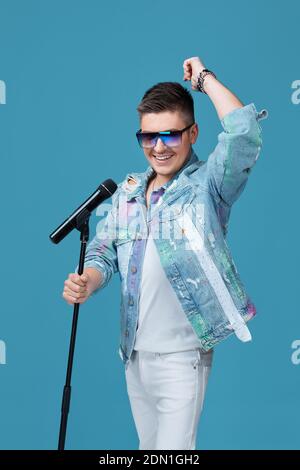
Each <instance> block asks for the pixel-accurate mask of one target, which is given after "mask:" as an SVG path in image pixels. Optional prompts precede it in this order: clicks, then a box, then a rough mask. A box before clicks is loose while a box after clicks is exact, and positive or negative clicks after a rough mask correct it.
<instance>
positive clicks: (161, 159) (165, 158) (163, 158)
mask: <svg viewBox="0 0 300 470" xmlns="http://www.w3.org/2000/svg"><path fill="white" fill-rule="evenodd" d="M153 157H154V158H155V160H158V161H159V162H161V161H164V160H169V159H170V158H172V157H173V155H153Z"/></svg>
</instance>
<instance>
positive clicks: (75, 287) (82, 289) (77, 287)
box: [64, 279, 87, 292]
mask: <svg viewBox="0 0 300 470" xmlns="http://www.w3.org/2000/svg"><path fill="white" fill-rule="evenodd" d="M64 285H65V286H66V287H67V288H68V289H70V290H71V291H73V292H85V291H86V290H87V287H86V285H84V286H80V285H78V284H75V282H73V281H70V280H69V279H66V280H65V282H64Z"/></svg>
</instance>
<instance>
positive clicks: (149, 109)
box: [137, 82, 195, 125]
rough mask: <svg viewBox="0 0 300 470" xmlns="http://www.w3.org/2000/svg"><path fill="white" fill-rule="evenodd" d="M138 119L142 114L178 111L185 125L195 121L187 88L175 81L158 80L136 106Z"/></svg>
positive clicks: (192, 101)
mask: <svg viewBox="0 0 300 470" xmlns="http://www.w3.org/2000/svg"><path fill="white" fill-rule="evenodd" d="M137 111H138V113H139V117H140V120H141V119H142V116H143V114H146V113H160V112H162V111H180V112H181V113H182V117H183V119H184V121H185V122H186V124H187V125H189V124H191V123H192V122H195V114H194V100H193V97H192V95H191V93H190V92H189V90H187V88H184V87H183V86H182V85H181V84H180V83H177V82H160V83H157V84H156V85H153V86H152V87H151V88H149V89H148V90H147V91H146V93H145V94H144V96H143V98H142V100H141V102H140V104H139V105H138V107H137Z"/></svg>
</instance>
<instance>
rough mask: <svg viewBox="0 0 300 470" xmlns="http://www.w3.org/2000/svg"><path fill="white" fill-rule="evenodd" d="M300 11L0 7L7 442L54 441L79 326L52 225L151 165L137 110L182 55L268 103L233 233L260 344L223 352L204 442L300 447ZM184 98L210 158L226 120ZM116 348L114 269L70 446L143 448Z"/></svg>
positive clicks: (90, 328) (289, 6) (0, 331)
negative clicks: (297, 95) (106, 186)
mask: <svg viewBox="0 0 300 470" xmlns="http://www.w3.org/2000/svg"><path fill="white" fill-rule="evenodd" d="M299 15H300V4H299V2H296V1H291V0H287V1H285V2H272V1H271V0H269V1H265V2H261V1H259V0H252V1H251V2H240V1H235V0H230V1H227V2H223V1H214V2H206V1H205V2H204V1H203V2H200V1H194V2H182V1H176V0H172V1H157V0H154V1H152V2H151V3H150V2H148V1H141V0H140V1H136V0H134V1H129V2H123V1H120V0H119V1H115V2H103V1H100V0H99V1H96V0H85V1H83V0H82V1H74V0H72V1H69V0H60V1H58V0H51V1H45V0H44V1H37V0H29V1H28V0H27V1H22V0H19V1H16V0H9V1H3V0H0V58H1V59H0V80H4V81H5V83H6V87H7V96H6V100H7V102H6V104H5V105H0V132H1V139H0V148H1V201H2V204H1V206H2V208H1V292H2V295H1V303H2V305H1V314H0V315H1V317H0V339H2V340H4V341H5V343H6V348H7V364H6V365H1V366H0V416H1V422H0V427H1V428H0V447H1V448H2V449H51V448H54V449H55V448H56V446H57V435H58V428H59V419H60V402H61V392H62V387H63V384H64V379H65V368H66V360H67V350H68V342H69V333H70V327H71V318H72V307H71V306H69V305H67V304H66V303H65V302H64V300H63V299H62V297H61V293H62V289H63V281H64V279H65V278H66V277H67V275H68V273H69V272H72V271H73V270H74V267H75V266H76V264H77V261H78V250H79V236H78V235H79V234H78V233H77V232H75V231H74V232H72V234H71V235H70V236H69V237H68V238H67V239H65V240H64V241H63V242H62V243H61V244H60V245H58V246H55V245H53V244H51V243H50V241H49V239H48V235H49V233H50V232H51V231H52V230H53V229H54V228H55V227H56V226H57V225H58V224H59V223H60V222H61V221H62V220H64V219H65V218H66V217H67V216H68V215H69V214H70V212H71V211H73V210H74V209H75V208H76V207H77V206H78V205H79V204H80V203H81V202H82V201H83V200H84V199H85V198H86V197H87V196H88V195H89V194H90V193H91V192H92V191H93V190H94V189H96V187H97V186H98V185H99V183H100V182H102V181H103V180H104V179H106V178H113V179H114V180H115V181H117V182H120V181H121V180H122V179H123V178H124V177H125V175H126V174H127V173H128V172H130V171H143V170H144V169H145V168H146V166H147V162H146V160H145V157H144V154H143V152H142V150H141V149H140V148H139V147H138V145H137V142H136V140H135V131H136V130H137V129H138V128H139V122H138V116H137V112H136V107H137V105H138V103H139V101H140V99H141V97H142V95H143V93H144V92H145V91H146V89H148V88H149V87H150V86H152V85H153V84H155V83H157V82H159V81H178V82H180V83H182V84H183V85H184V86H186V87H187V88H189V89H190V83H189V82H183V80H182V78H183V68H182V63H183V61H184V60H185V59H186V58H188V57H192V56H199V57H200V58H201V59H202V60H203V61H204V63H205V65H206V66H207V67H208V68H210V69H212V70H214V72H215V73H216V75H217V77H218V78H219V80H220V81H221V82H222V83H224V84H225V85H226V86H227V87H228V88H230V89H231V90H232V91H233V92H234V93H235V94H236V95H237V96H238V97H239V98H240V99H241V100H242V102H243V103H244V104H248V103H251V102H254V103H255V105H256V107H257V109H258V110H261V109H262V108H266V109H267V110H268V111H269V117H268V119H267V120H264V121H261V126H262V128H263V149H262V152H261V155H260V158H259V159H258V161H257V165H256V167H255V169H254V170H253V173H252V174H251V177H250V179H249V182H248V185H247V187H246V189H245V191H244V193H243V194H242V196H241V198H240V199H239V200H238V201H237V202H236V204H235V206H234V208H233V211H232V215H231V224H230V228H229V235H228V241H229V245H230V247H231V250H232V253H233V256H234V259H235V262H236V264H237V266H238V269H239V272H240V274H241V277H242V279H243V281H244V283H245V285H246V286H247V290H248V292H249V294H250V295H251V297H252V298H253V300H254V302H255V304H256V307H257V310H258V315H257V317H256V318H255V319H254V320H253V322H251V331H252V334H253V337H254V341H253V342H251V343H248V344H242V343H240V342H239V341H238V340H236V339H235V338H234V337H231V338H230V339H228V340H227V341H225V342H224V343H222V344H220V345H219V346H218V347H217V348H216V351H215V362H214V367H213V370H212V374H211V377H210V382H209V386H208V390H207V395H206V403H205V408H204V411H203V414H202V419H201V422H200V425H199V432H198V439H197V448H198V449H266V448H268V449H276V448H279V449H286V448H299V429H298V426H299V424H298V423H299V419H300V411H299V409H300V407H299V371H300V369H299V368H300V366H297V365H294V364H293V363H292V361H291V355H292V352H293V351H292V348H291V344H292V342H293V341H294V340H296V339H299V337H300V331H299V296H298V293H299V285H298V280H299V270H298V266H299V250H298V239H299V198H298V188H299V170H300V162H299V155H298V146H299V134H298V133H297V131H298V130H299V115H300V106H299V105H298V106H297V105H295V104H293V103H292V101H291V95H292V89H291V84H292V82H293V81H294V80H296V79H300V77H299V53H298V51H297V45H298V42H299ZM193 97H194V100H195V110H196V120H197V122H198V124H199V127H200V135H199V138H198V141H197V143H196V145H195V146H194V149H195V151H196V153H197V154H198V157H199V158H200V159H203V160H206V159H207V157H208V154H209V153H210V152H211V151H212V150H213V149H214V147H215V145H216V143H217V134H218V133H219V132H220V131H221V130H222V129H221V125H220V122H219V120H218V118H217V114H216V111H215V109H214V107H213V104H212V103H211V102H210V100H209V98H208V96H205V95H203V94H200V93H196V92H193ZM98 221H99V220H97V216H96V215H95V214H94V215H93V218H92V220H91V236H93V235H94V232H95V227H96V223H97V222H98ZM118 345H119V277H118V275H115V276H114V278H113V280H112V281H111V283H110V285H109V286H108V287H107V288H106V289H104V290H102V291H100V292H99V293H97V294H96V295H95V296H94V297H93V298H91V299H90V300H89V302H87V304H86V305H84V306H83V307H81V313H80V320H79V331H78V338H77V344H76V354H75V364H74V373H73V380H72V385H73V395H72V403H71V412H70V417H69V426H68V436H67V443H66V447H67V448H69V449H137V448H138V438H137V434H136V430H135V426H134V422H133V418H132V415H131V410H130V405H129V400H128V396H127V391H126V383H125V376H124V366H123V363H122V362H121V359H120V357H119V355H118Z"/></svg>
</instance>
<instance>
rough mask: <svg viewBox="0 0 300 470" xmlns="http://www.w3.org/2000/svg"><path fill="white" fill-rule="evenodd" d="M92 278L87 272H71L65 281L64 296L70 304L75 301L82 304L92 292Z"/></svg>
mask: <svg viewBox="0 0 300 470" xmlns="http://www.w3.org/2000/svg"><path fill="white" fill-rule="evenodd" d="M90 284H91V280H90V279H89V276H88V274H87V273H83V274H81V276H80V275H79V274H77V273H70V274H69V277H68V279H66V280H65V282H64V290H63V293H62V296H63V298H64V299H65V300H66V302H67V303H68V304H70V305H72V304H74V303H79V304H82V303H83V302H85V301H86V300H87V299H88V298H89V296H90V295H91V293H92V289H91V286H90Z"/></svg>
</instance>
